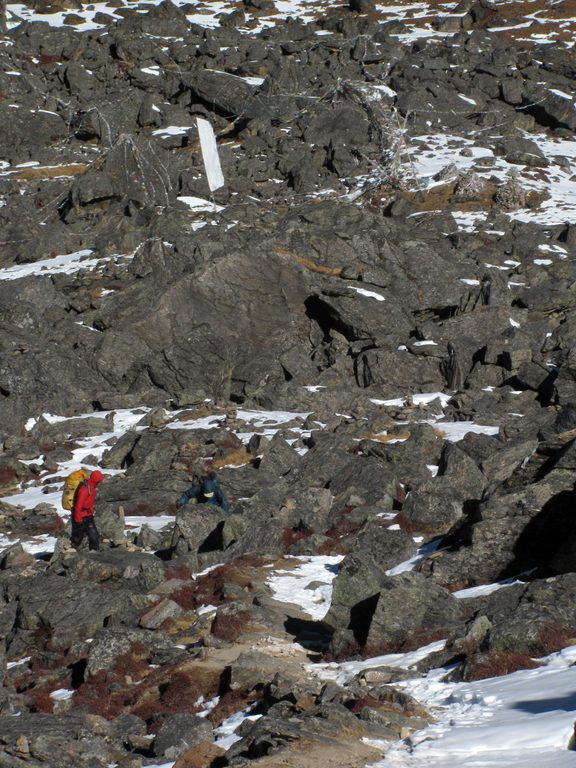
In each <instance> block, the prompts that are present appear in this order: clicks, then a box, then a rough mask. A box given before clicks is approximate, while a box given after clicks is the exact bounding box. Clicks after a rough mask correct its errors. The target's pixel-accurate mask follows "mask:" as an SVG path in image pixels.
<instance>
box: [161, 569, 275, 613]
mask: <svg viewBox="0 0 576 768" xmlns="http://www.w3.org/2000/svg"><path fill="white" fill-rule="evenodd" d="M265 562H266V559H265V558H263V557H258V556H257V555H244V556H242V557H239V558H237V559H236V560H234V562H232V563H225V564H223V565H221V566H219V567H218V568H215V569H214V570H213V571H210V573H207V574H206V575H205V576H201V577H200V578H198V579H195V580H194V581H192V582H191V583H190V584H186V585H184V586H181V587H179V588H178V589H176V590H175V591H174V592H172V593H171V595H170V597H171V598H172V600H174V601H175V602H176V603H178V605H179V606H180V607H181V608H184V609H185V610H196V609H197V608H199V607H200V606H201V605H221V604H222V603H224V602H226V600H225V597H224V584H225V583H227V582H229V583H230V582H233V583H234V584H238V585H239V586H241V587H245V588H248V589H249V588H250V584H251V581H252V576H253V571H254V570H255V569H257V568H260V567H261V566H262V565H264V563H265Z"/></svg>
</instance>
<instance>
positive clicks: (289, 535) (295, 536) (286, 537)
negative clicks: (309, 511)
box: [280, 526, 314, 553]
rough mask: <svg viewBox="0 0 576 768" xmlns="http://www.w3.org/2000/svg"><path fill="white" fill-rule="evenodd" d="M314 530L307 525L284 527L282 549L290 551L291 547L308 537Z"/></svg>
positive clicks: (283, 551)
mask: <svg viewBox="0 0 576 768" xmlns="http://www.w3.org/2000/svg"><path fill="white" fill-rule="evenodd" d="M313 533H314V531H313V530H312V529H311V528H308V527H307V526H302V527H296V528H284V530H283V531H282V536H281V537H280V551H281V552H282V553H285V552H288V550H289V549H290V547H291V546H292V545H294V544H296V542H298V541H302V539H308V538H310V536H312V534H313Z"/></svg>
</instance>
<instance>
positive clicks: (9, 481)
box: [0, 467, 18, 485]
mask: <svg viewBox="0 0 576 768" xmlns="http://www.w3.org/2000/svg"><path fill="white" fill-rule="evenodd" d="M17 482H18V476H17V474H16V470H15V469H12V467H2V468H1V469H0V485H14V484H15V483H17Z"/></svg>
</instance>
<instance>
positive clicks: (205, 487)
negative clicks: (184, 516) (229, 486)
mask: <svg viewBox="0 0 576 768" xmlns="http://www.w3.org/2000/svg"><path fill="white" fill-rule="evenodd" d="M189 501H192V503H197V504H214V505H215V506H218V507H221V508H222V509H223V510H224V512H229V511H230V502H229V501H228V499H227V498H226V496H225V495H224V493H223V491H222V489H221V488H220V484H219V483H218V480H217V479H216V472H209V473H208V474H207V475H202V477H199V478H198V477H195V478H194V484H193V485H192V486H191V487H190V488H188V490H187V491H184V493H183V494H182V496H180V501H179V502H178V506H179V507H183V506H184V505H185V504H188V502H189Z"/></svg>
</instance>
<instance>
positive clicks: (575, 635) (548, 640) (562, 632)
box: [538, 624, 576, 656]
mask: <svg viewBox="0 0 576 768" xmlns="http://www.w3.org/2000/svg"><path fill="white" fill-rule="evenodd" d="M538 643H539V647H540V652H541V654H542V655H543V656H546V655H547V654H549V653H556V652H557V651H561V650H562V648H566V647H567V646H569V645H576V627H565V626H562V625H561V624H546V625H545V626H544V627H543V628H542V629H541V630H540V632H539V633H538Z"/></svg>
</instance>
